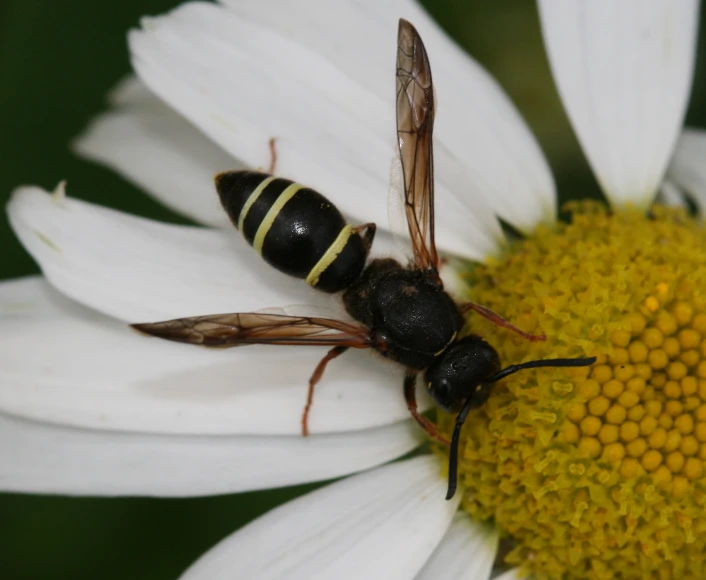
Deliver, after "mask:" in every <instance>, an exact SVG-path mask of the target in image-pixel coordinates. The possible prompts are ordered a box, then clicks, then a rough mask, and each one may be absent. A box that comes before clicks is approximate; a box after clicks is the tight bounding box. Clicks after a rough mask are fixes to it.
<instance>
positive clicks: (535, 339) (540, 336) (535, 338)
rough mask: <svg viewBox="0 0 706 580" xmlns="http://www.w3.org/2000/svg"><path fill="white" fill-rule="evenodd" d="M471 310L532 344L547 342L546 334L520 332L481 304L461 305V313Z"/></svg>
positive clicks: (468, 303) (469, 303)
mask: <svg viewBox="0 0 706 580" xmlns="http://www.w3.org/2000/svg"><path fill="white" fill-rule="evenodd" d="M469 310H473V311H474V312H477V313H478V314H480V315H481V316H482V317H483V318H485V319H486V320H490V322H492V323H493V324H497V325H498V326H502V327H503V328H507V329H508V330H512V331H513V332H516V333H517V334H519V335H520V336H521V337H523V338H526V339H527V340H530V341H532V342H538V341H540V340H547V337H546V336H545V335H544V334H529V333H528V332H525V331H524V330H520V329H519V328H517V326H515V325H514V324H512V323H511V322H508V321H507V320H505V319H504V318H503V317H502V316H500V315H499V314H496V313H495V312H493V311H492V310H490V309H489V308H486V307H485V306H481V305H480V304H475V303H474V302H466V303H464V304H461V312H464V313H465V312H468V311H469Z"/></svg>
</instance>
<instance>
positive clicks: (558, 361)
mask: <svg viewBox="0 0 706 580" xmlns="http://www.w3.org/2000/svg"><path fill="white" fill-rule="evenodd" d="M594 362H596V357H595V356H590V357H588V358H547V359H544V360H531V361H528V362H525V363H520V364H517V365H510V366H509V367H507V368H504V369H503V370H501V371H500V372H499V373H496V374H494V375H493V376H492V377H490V378H489V379H488V380H487V381H486V383H497V382H498V381H499V380H501V379H504V378H505V377H507V376H508V375H513V374H515V373H516V372H517V371H522V370H525V369H536V368H539V367H588V366H591V365H592V364H593V363H594Z"/></svg>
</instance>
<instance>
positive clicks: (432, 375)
mask: <svg viewBox="0 0 706 580" xmlns="http://www.w3.org/2000/svg"><path fill="white" fill-rule="evenodd" d="M499 370H500V358H499V357H498V353H497V352H495V349H494V348H493V347H492V346H490V345H489V344H488V343H487V342H485V341H484V340H483V339H482V338H480V337H478V336H467V337H466V338H463V339H461V340H459V341H457V342H455V343H454V344H452V345H451V346H450V347H449V348H448V349H446V351H444V353H443V354H441V355H440V356H439V357H437V358H436V360H435V361H434V363H433V364H432V365H431V366H430V367H429V368H428V369H427V371H426V373H425V378H426V383H427V385H429V394H430V395H431V397H432V399H434V402H435V403H436V404H437V405H438V406H439V407H441V408H442V409H444V410H445V411H449V412H458V411H460V410H461V407H462V406H463V403H464V402H465V401H466V400H467V399H468V398H469V397H471V396H473V395H475V396H476V397H477V401H474V402H473V405H472V406H473V407H479V406H480V405H482V404H483V403H485V401H486V400H487V399H488V396H489V394H490V385H487V384H485V383H486V381H487V380H488V378H490V377H492V376H493V375H494V374H495V373H497V372H498V371H499Z"/></svg>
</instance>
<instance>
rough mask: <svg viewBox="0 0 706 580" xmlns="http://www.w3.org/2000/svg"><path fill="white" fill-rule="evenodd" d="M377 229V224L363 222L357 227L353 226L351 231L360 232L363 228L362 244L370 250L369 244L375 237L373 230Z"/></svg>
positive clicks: (370, 244) (371, 243)
mask: <svg viewBox="0 0 706 580" xmlns="http://www.w3.org/2000/svg"><path fill="white" fill-rule="evenodd" d="M376 229H377V226H376V225H375V224H374V223H372V222H370V223H368V224H363V225H360V226H358V227H357V228H354V229H353V231H354V232H355V233H356V234H360V232H362V231H363V230H365V233H364V234H363V244H364V245H365V249H366V250H368V251H370V248H371V246H372V245H373V240H374V239H375V230H376Z"/></svg>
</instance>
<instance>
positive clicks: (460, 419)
mask: <svg viewBox="0 0 706 580" xmlns="http://www.w3.org/2000/svg"><path fill="white" fill-rule="evenodd" d="M474 398H475V393H474V394H473V395H471V396H470V397H468V399H466V402H465V403H464V404H463V408H462V409H461V412H460V413H459V414H458V416H457V417H456V425H455V426H454V433H453V437H452V438H451V449H449V489H448V491H447V492H446V499H447V500H449V499H451V498H452V497H453V496H454V494H455V493H456V486H457V484H458V442H459V439H460V438H461V427H463V424H464V423H465V422H466V416H467V415H468V412H469V411H470V410H471V409H472V408H473V406H474V405H473V403H474Z"/></svg>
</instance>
